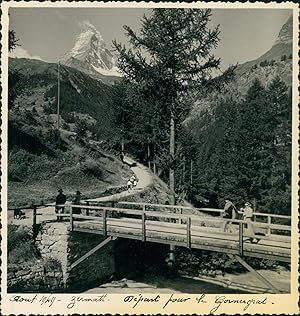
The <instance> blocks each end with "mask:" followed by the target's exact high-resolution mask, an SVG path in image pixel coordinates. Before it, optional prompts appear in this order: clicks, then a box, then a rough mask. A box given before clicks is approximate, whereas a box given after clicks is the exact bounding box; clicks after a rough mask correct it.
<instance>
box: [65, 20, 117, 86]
mask: <svg viewBox="0 0 300 316" xmlns="http://www.w3.org/2000/svg"><path fill="white" fill-rule="evenodd" d="M81 28H82V32H81V33H80V35H79V36H78V37H77V39H76V42H75V45H74V47H73V48H72V49H71V50H70V51H69V52H67V53H66V54H65V55H63V56H62V58H61V63H62V64H64V65H66V66H69V67H73V68H76V69H78V70H80V71H82V72H85V73H87V74H89V75H90V76H92V77H95V78H97V79H101V80H102V81H104V82H106V83H112V81H113V79H114V78H115V79H117V78H116V77H120V76H121V73H120V72H119V71H118V69H117V67H116V62H115V59H114V56H113V55H112V54H111V52H110V51H109V50H108V49H107V48H106V44H105V42H104V40H103V37H102V35H101V33H100V32H99V31H98V30H97V29H96V28H95V27H94V26H93V25H92V24H91V23H90V22H88V21H84V22H82V23H81Z"/></svg>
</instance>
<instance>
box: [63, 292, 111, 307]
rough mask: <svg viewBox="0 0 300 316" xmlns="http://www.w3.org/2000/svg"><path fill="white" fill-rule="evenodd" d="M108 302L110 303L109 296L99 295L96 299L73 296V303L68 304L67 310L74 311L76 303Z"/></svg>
mask: <svg viewBox="0 0 300 316" xmlns="http://www.w3.org/2000/svg"><path fill="white" fill-rule="evenodd" d="M106 301H108V298H107V294H103V295H98V296H96V297H86V296H77V295H76V296H75V295H73V296H72V297H71V301H70V302H69V304H67V308H68V309H72V308H73V307H74V306H75V304H76V303H104V302H106Z"/></svg>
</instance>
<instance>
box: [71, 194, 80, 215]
mask: <svg viewBox="0 0 300 316" xmlns="http://www.w3.org/2000/svg"><path fill="white" fill-rule="evenodd" d="M80 201H81V192H80V191H76V194H75V197H74V200H73V204H74V205H80ZM72 213H73V214H81V208H79V207H73V208H72Z"/></svg>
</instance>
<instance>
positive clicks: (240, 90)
mask: <svg viewBox="0 0 300 316" xmlns="http://www.w3.org/2000/svg"><path fill="white" fill-rule="evenodd" d="M292 31H293V24H292V16H290V17H289V19H288V20H287V22H286V23H285V24H284V25H283V26H282V28H281V30H280V32H279V34H278V37H277V39H276V41H275V42H274V44H273V45H272V47H271V48H270V49H269V50H268V51H267V52H266V53H264V54H263V55H262V56H260V57H259V58H257V59H254V60H251V61H248V62H246V63H244V64H240V65H238V66H237V67H236V70H235V78H234V79H233V81H232V82H231V83H229V84H228V85H227V87H226V91H225V92H224V93H223V94H219V93H212V94H210V95H209V96H208V97H207V98H204V99H199V100H196V101H195V103H194V105H193V109H192V111H191V114H190V115H189V117H188V119H187V120H188V121H189V120H190V119H193V118H197V116H199V115H201V113H202V111H203V110H206V109H210V108H213V107H214V105H215V104H216V103H217V102H218V100H219V99H220V98H224V97H227V96H228V97H229V96H231V97H233V98H234V99H240V98H242V97H243V96H244V95H245V93H246V92H247V91H248V89H249V87H250V86H251V84H252V82H253V80H254V79H256V78H257V79H259V80H260V81H261V83H262V84H263V85H268V84H269V83H270V82H271V81H272V80H273V79H274V78H275V77H277V76H279V77H280V78H281V79H282V80H283V81H284V82H285V84H286V85H287V86H288V87H291V86H292V38H293V34H292Z"/></svg>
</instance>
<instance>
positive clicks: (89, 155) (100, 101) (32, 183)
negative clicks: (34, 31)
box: [8, 59, 131, 207]
mask: <svg viewBox="0 0 300 316" xmlns="http://www.w3.org/2000/svg"><path fill="white" fill-rule="evenodd" d="M9 67H10V69H12V70H14V71H18V72H20V73H21V74H22V76H23V77H22V78H21V80H20V81H19V82H18V84H17V86H16V87H17V92H18V97H17V98H16V100H15V102H14V103H15V106H14V108H13V109H10V111H9V131H8V136H9V137H8V138H9V139H8V144H9V151H8V204H9V206H10V207H12V206H25V205H30V204H31V203H32V202H33V203H36V204H40V203H41V201H43V202H50V201H53V200H54V198H55V196H56V195H57V190H58V188H63V189H64V191H65V193H66V195H67V197H68V198H69V199H70V198H71V197H72V196H73V195H74V193H75V191H76V190H80V191H81V192H82V193H83V194H82V196H83V198H86V197H97V196H99V194H100V193H101V192H103V191H105V190H106V189H107V188H108V187H111V186H123V185H125V184H126V179H127V178H128V177H129V176H130V175H131V171H130V169H129V168H128V167H127V166H126V165H123V164H122V163H121V162H120V161H119V159H118V158H115V157H114V156H112V155H109V154H108V153H105V152H104V151H103V149H102V148H101V139H100V142H98V143H97V141H94V142H93V143H92V142H90V139H91V134H88V135H87V136H88V137H85V138H84V139H83V141H81V142H79V141H78V140H77V139H76V133H75V132H74V125H75V124H71V123H70V124H67V123H66V122H64V120H62V127H63V129H61V134H60V137H61V143H60V145H59V146H57V144H55V139H53V134H55V130H54V127H55V126H56V120H57V117H56V115H55V114H51V113H55V111H56V100H55V99H56V91H57V65H56V64H49V63H45V62H41V61H36V60H28V59H10V60H9ZM110 92H111V89H110V87H108V86H106V85H104V84H103V83H101V82H99V81H97V80H94V79H92V78H90V77H89V76H87V75H85V74H83V73H81V72H79V71H77V70H75V69H72V68H69V67H65V66H62V67H61V114H62V118H64V117H65V116H66V115H67V114H68V113H70V112H73V111H74V112H76V113H77V114H78V115H81V116H84V115H86V116H87V117H89V118H90V120H92V121H94V122H97V126H98V131H99V134H100V136H102V138H103V140H105V139H107V137H112V133H113V129H114V127H113V122H112V113H111V111H112V110H111V96H110ZM98 140H99V139H98Z"/></svg>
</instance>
